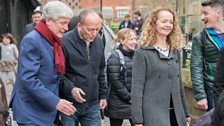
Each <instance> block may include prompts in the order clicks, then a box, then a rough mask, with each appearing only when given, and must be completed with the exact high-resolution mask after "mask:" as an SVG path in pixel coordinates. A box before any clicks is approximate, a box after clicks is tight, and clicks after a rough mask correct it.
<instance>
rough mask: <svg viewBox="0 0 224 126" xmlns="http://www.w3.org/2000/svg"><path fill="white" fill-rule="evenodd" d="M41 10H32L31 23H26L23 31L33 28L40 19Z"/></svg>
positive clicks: (29, 30)
mask: <svg viewBox="0 0 224 126" xmlns="http://www.w3.org/2000/svg"><path fill="white" fill-rule="evenodd" d="M41 16H42V12H41V11H40V10H34V11H33V14H32V23H30V24H27V25H26V31H25V33H28V32H31V31H33V30H34V27H35V26H36V24H38V23H39V22H40V21H41Z"/></svg>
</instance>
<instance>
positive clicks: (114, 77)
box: [105, 46, 134, 119]
mask: <svg viewBox="0 0 224 126" xmlns="http://www.w3.org/2000/svg"><path fill="white" fill-rule="evenodd" d="M119 50H120V51H121V52H122V53H123V55H124V60H125V66H126V73H127V75H126V77H127V81H126V83H125V78H124V77H125V75H124V69H123V70H122V71H121V72H120V67H121V63H120V60H119V55H118V54H117V53H116V52H115V51H114V52H112V54H111V56H110V57H109V59H108V61H107V78H108V83H109V84H110V85H111V90H110V92H109V97H108V107H107V108H106V110H105V115H106V116H108V117H111V118H119V119H125V118H131V80H132V61H133V54H134V52H127V51H125V50H124V49H123V48H122V47H121V46H119Z"/></svg>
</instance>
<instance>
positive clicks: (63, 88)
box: [59, 37, 75, 96]
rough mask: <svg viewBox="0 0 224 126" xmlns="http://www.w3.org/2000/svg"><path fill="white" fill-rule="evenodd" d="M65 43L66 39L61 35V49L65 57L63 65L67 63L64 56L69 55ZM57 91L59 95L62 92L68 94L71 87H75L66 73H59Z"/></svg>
mask: <svg viewBox="0 0 224 126" xmlns="http://www.w3.org/2000/svg"><path fill="white" fill-rule="evenodd" d="M65 43H68V40H67V39H66V38H64V37H62V49H63V52H64V57H65V65H66V64H68V63H67V62H66V61H68V60H66V58H67V57H69V55H68V53H67V47H66V45H65ZM59 86H60V88H59V92H60V95H61V96H63V95H64V94H70V93H71V91H72V89H73V88H74V87H75V86H74V84H73V82H72V80H71V78H69V77H68V75H66V74H65V75H61V76H60V83H59Z"/></svg>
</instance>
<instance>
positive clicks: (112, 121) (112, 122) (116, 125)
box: [110, 118, 134, 126]
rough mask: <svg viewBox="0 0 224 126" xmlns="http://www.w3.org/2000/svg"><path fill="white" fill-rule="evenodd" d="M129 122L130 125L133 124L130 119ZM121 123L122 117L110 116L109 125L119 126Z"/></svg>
mask: <svg viewBox="0 0 224 126" xmlns="http://www.w3.org/2000/svg"><path fill="white" fill-rule="evenodd" d="M129 122H130V124H131V125H132V126H134V124H133V123H132V120H131V119H129ZM122 123H123V119H114V118H110V126H121V125H122Z"/></svg>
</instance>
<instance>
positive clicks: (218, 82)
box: [213, 48, 224, 104]
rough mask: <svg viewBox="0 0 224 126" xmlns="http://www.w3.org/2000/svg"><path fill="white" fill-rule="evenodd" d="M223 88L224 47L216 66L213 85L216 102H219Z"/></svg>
mask: <svg viewBox="0 0 224 126" xmlns="http://www.w3.org/2000/svg"><path fill="white" fill-rule="evenodd" d="M223 90H224V48H221V51H220V55H219V60H218V63H217V66H216V72H215V83H214V85H213V93H214V100H215V104H216V103H217V100H218V97H219V95H220V94H221V92H222V91H223Z"/></svg>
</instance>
